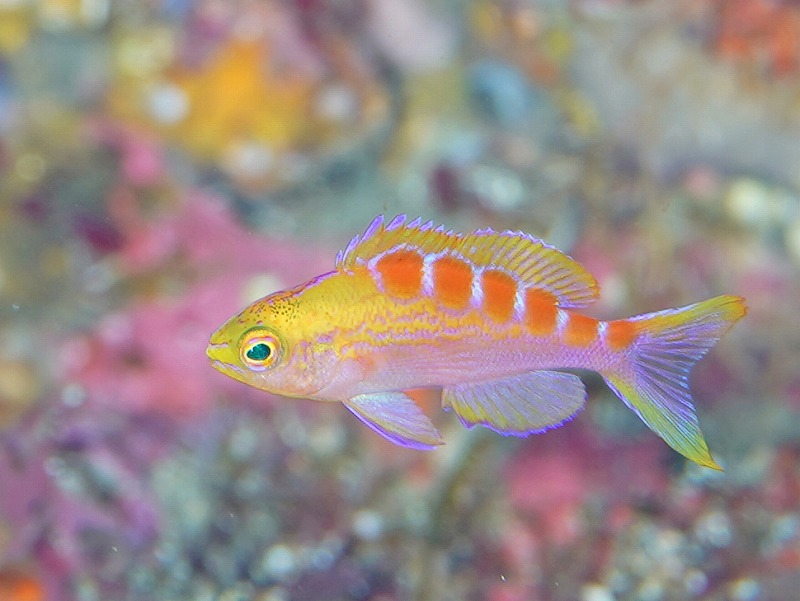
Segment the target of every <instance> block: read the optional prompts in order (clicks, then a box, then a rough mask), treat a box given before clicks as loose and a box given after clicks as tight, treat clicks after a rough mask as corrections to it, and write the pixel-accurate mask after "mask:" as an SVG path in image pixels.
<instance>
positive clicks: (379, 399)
mask: <svg viewBox="0 0 800 601" xmlns="http://www.w3.org/2000/svg"><path fill="white" fill-rule="evenodd" d="M344 405H345V407H347V408H348V409H349V410H350V411H352V412H353V414H354V415H355V416H356V417H357V418H358V419H360V420H361V421H362V422H364V423H365V424H367V425H368V426H369V427H370V428H372V429H373V430H375V431H376V432H377V433H378V434H380V435H381V436H383V437H385V438H387V439H389V440H391V441H392V442H393V443H395V444H397V445H400V446H402V447H411V448H413V449H433V448H435V447H437V446H439V445H442V444H444V441H443V440H442V437H441V436H440V435H439V432H438V431H437V430H436V428H435V427H434V425H433V424H432V423H431V420H430V419H428V417H427V416H426V415H425V414H424V413H423V412H422V410H421V409H420V408H419V407H417V405H416V403H414V401H412V400H411V398H409V397H408V395H406V394H404V393H402V392H376V393H372V394H361V395H358V396H355V397H353V398H352V399H348V400H346V401H344Z"/></svg>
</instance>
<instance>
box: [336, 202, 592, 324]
mask: <svg viewBox="0 0 800 601" xmlns="http://www.w3.org/2000/svg"><path fill="white" fill-rule="evenodd" d="M401 247H402V248H408V249H417V250H419V252H421V253H422V254H423V255H431V254H433V255H437V254H438V255H442V256H444V255H453V256H460V257H463V258H465V259H467V260H468V261H469V262H471V263H472V264H473V265H475V266H476V267H494V268H498V269H503V270H505V271H507V272H508V273H511V274H513V275H514V276H515V277H516V278H518V279H519V281H520V282H521V283H522V285H523V286H525V287H532V288H538V289H542V290H545V291H547V292H549V293H550V294H552V295H553V296H554V297H555V298H556V303H557V304H558V305H559V306H560V307H565V308H578V307H585V306H587V305H589V304H591V303H593V302H594V301H595V300H597V293H598V288H597V282H596V281H595V279H594V277H592V275H591V274H590V273H589V272H588V271H586V270H585V269H584V268H583V266H581V265H580V264H579V263H578V262H577V261H575V260H574V259H572V258H570V257H569V256H567V255H565V254H564V253H562V252H561V251H560V250H558V249H556V248H554V247H553V246H550V245H549V244H547V243H545V242H543V241H541V240H539V239H538V238H534V237H533V236H530V235H528V234H525V233H523V232H512V231H505V232H494V231H492V230H491V229H483V230H477V231H475V232H473V233H471V234H461V233H455V232H453V230H447V231H445V229H444V226H441V225H440V226H437V227H434V225H433V222H432V221H428V222H426V223H422V221H421V219H419V218H417V219H414V220H413V221H410V222H408V223H406V216H405V215H398V216H397V217H395V218H394V219H392V220H391V221H390V222H389V223H384V219H383V215H378V216H377V217H376V218H375V219H373V221H372V223H371V224H370V225H369V227H367V229H366V231H365V232H364V233H363V234H361V235H360V236H355V237H354V238H353V239H352V240H351V241H350V244H348V245H347V248H346V249H345V250H344V251H340V252H339V254H338V256H337V257H336V268H337V269H339V270H340V271H349V270H350V269H352V268H353V267H355V266H358V265H365V264H366V263H367V262H368V261H369V260H370V259H372V258H373V257H375V256H377V255H380V254H381V253H384V252H386V251H389V250H391V249H393V248H401Z"/></svg>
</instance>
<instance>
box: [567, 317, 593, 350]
mask: <svg viewBox="0 0 800 601" xmlns="http://www.w3.org/2000/svg"><path fill="white" fill-rule="evenodd" d="M567 316H568V317H569V318H568V319H567V325H566V327H565V328H564V342H566V343H567V344H569V345H571V346H589V345H590V344H591V343H592V342H593V341H594V339H595V338H597V320H596V319H594V318H592V317H586V316H585V315H581V314H580V313H567Z"/></svg>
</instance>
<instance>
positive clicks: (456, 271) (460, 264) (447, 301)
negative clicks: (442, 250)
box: [433, 257, 472, 309]
mask: <svg viewBox="0 0 800 601" xmlns="http://www.w3.org/2000/svg"><path fill="white" fill-rule="evenodd" d="M433 294H434V296H435V297H436V298H437V299H438V300H439V302H441V303H442V304H443V305H444V306H445V307H450V308H452V309H463V308H465V307H466V306H467V304H468V303H469V299H470V298H471V297H472V268H471V267H470V266H469V264H467V263H466V262H464V261H462V260H460V259H455V258H453V257H442V258H441V259H438V260H436V261H434V263H433Z"/></svg>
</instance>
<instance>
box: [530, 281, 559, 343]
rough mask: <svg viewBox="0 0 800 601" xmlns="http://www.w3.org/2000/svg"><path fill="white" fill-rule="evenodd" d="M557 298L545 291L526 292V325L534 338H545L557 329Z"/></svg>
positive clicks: (532, 290) (535, 289)
mask: <svg viewBox="0 0 800 601" xmlns="http://www.w3.org/2000/svg"><path fill="white" fill-rule="evenodd" d="M557 318H558V308H557V307H556V298H555V297H554V296H553V295H552V294H550V293H549V292H546V291H544V290H539V289H537V288H530V289H528V290H526V291H525V325H526V326H527V328H528V331H529V332H530V333H531V334H533V335H534V336H545V335H547V334H550V333H552V332H553V330H555V329H556V320H557Z"/></svg>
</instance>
